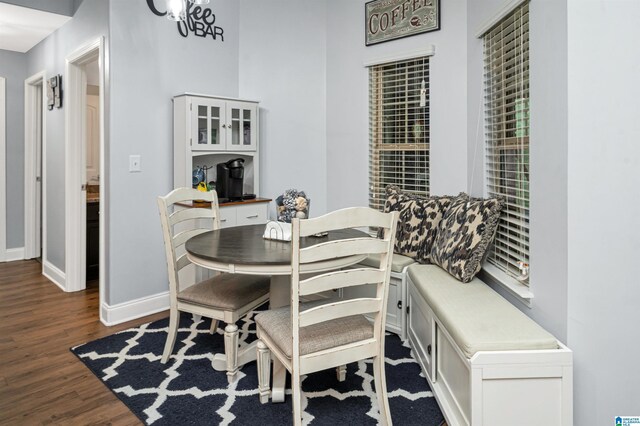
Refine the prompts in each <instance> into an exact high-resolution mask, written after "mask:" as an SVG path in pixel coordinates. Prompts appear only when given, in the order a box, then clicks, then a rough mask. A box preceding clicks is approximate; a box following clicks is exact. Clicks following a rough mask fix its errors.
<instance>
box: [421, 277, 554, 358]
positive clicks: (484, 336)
mask: <svg viewBox="0 0 640 426" xmlns="http://www.w3.org/2000/svg"><path fill="white" fill-rule="evenodd" d="M408 274H409V278H410V279H411V282H412V283H413V284H414V285H415V287H416V289H417V290H418V291H419V292H420V294H421V295H422V297H423V298H424V299H425V301H426V302H427V304H428V305H429V306H430V307H431V309H432V310H433V313H434V314H435V315H436V316H437V317H438V319H440V321H441V322H442V325H443V326H444V328H445V329H446V330H447V331H448V332H449V334H450V335H451V337H452V338H453V340H454V341H455V342H456V344H457V345H458V347H459V348H460V349H461V350H462V352H463V353H464V354H465V355H466V356H467V358H471V357H472V356H473V355H474V354H475V353H476V352H478V351H506V350H525V349H530V350H531V349H557V348H558V341H557V340H556V338H555V337H553V336H552V335H551V334H549V333H548V332H547V331H546V330H544V329H543V328H542V327H540V326H539V325H538V324H537V323H536V322H534V321H533V320H532V319H531V318H529V317H528V316H526V315H525V314H524V313H522V312H521V311H519V310H518V309H517V308H516V307H514V306H513V305H512V304H511V303H509V302H508V301H507V300H506V299H504V298H503V297H502V296H500V295H499V294H498V293H496V292H495V291H494V290H493V289H491V287H489V286H488V285H486V284H485V283H483V282H482V281H480V280H479V279H478V278H474V279H473V280H472V281H471V282H469V283H468V284H463V283H461V282H459V281H456V280H455V279H453V278H452V277H451V275H449V274H448V273H447V272H446V271H443V270H442V269H440V267H438V266H436V265H413V266H410V267H409V269H408Z"/></svg>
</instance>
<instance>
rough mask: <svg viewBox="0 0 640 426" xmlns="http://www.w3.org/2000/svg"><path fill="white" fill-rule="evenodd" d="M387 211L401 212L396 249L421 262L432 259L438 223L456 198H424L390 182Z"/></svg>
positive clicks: (399, 252)
mask: <svg viewBox="0 0 640 426" xmlns="http://www.w3.org/2000/svg"><path fill="white" fill-rule="evenodd" d="M386 193H387V201H386V202H385V205H384V211H385V212H390V211H398V212H400V215H399V218H398V227H397V228H396V242H395V246H394V251H395V252H396V253H398V254H401V255H404V256H408V257H411V258H413V259H415V260H416V261H418V262H422V263H425V262H429V255H430V253H431V248H432V246H433V241H434V240H435V238H436V233H437V230H438V225H439V223H440V221H441V219H442V215H443V214H444V212H445V211H446V210H447V208H448V207H449V205H450V204H451V201H452V200H453V197H448V196H445V197H426V198H425V197H421V196H419V195H415V194H411V193H408V192H404V191H402V190H401V189H400V188H399V187H398V186H395V185H390V186H388V187H387V189H386Z"/></svg>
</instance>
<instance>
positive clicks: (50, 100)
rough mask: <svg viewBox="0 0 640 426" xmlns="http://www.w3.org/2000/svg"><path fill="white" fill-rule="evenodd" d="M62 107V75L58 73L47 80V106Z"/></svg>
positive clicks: (50, 108) (51, 107)
mask: <svg viewBox="0 0 640 426" xmlns="http://www.w3.org/2000/svg"><path fill="white" fill-rule="evenodd" d="M54 106H55V107H56V108H62V76H61V75H60V74H58V75H56V76H53V77H51V78H50V79H48V80H47V107H48V108H49V111H51V110H52V109H53V107H54Z"/></svg>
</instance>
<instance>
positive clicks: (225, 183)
mask: <svg viewBox="0 0 640 426" xmlns="http://www.w3.org/2000/svg"><path fill="white" fill-rule="evenodd" d="M216 172H217V174H216V192H217V193H218V198H227V199H229V200H242V190H243V183H244V159H243V158H234V159H233V160H229V161H227V162H226V163H219V164H218V165H217V166H216Z"/></svg>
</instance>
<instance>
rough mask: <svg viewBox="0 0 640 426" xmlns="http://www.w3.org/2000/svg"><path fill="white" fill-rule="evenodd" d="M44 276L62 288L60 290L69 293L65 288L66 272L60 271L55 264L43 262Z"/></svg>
mask: <svg viewBox="0 0 640 426" xmlns="http://www.w3.org/2000/svg"><path fill="white" fill-rule="evenodd" d="M42 275H44V276H45V277H47V278H49V280H50V281H51V282H53V283H54V284H55V285H57V286H58V287H60V290H62V291H67V289H66V286H65V281H66V277H65V274H64V272H62V271H61V270H60V269H58V268H57V267H56V266H55V265H54V264H53V263H51V262H48V261H46V260H43V261H42Z"/></svg>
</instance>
